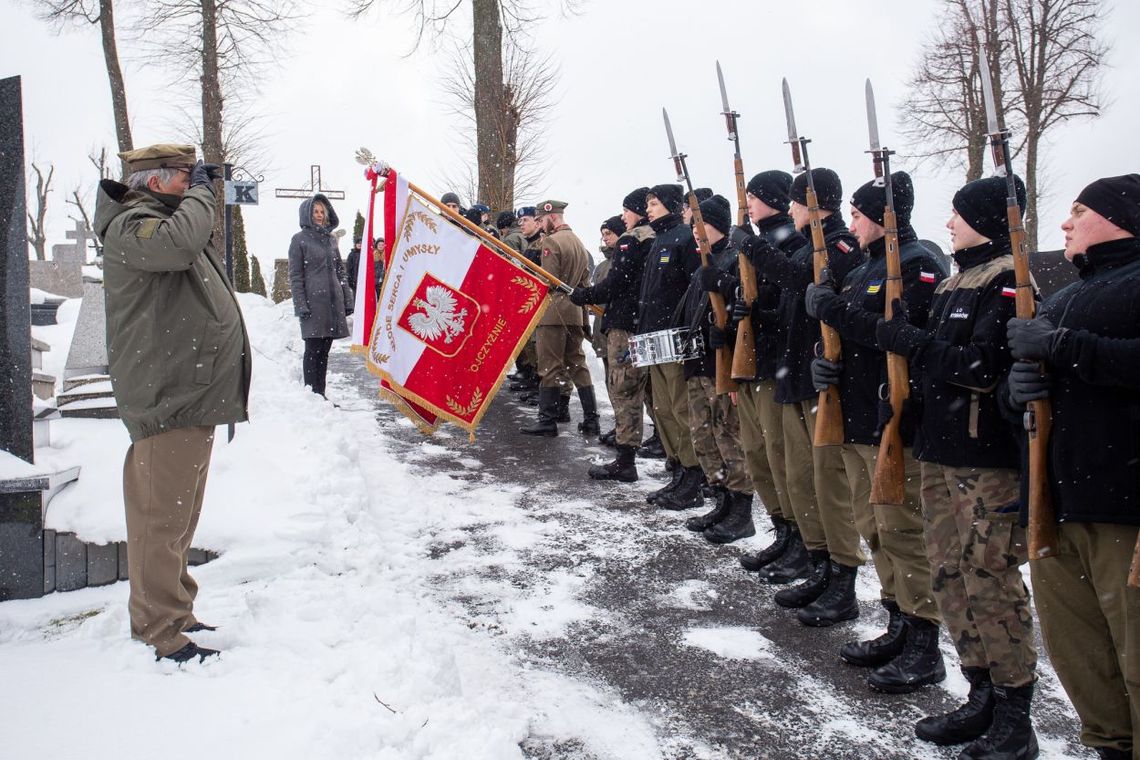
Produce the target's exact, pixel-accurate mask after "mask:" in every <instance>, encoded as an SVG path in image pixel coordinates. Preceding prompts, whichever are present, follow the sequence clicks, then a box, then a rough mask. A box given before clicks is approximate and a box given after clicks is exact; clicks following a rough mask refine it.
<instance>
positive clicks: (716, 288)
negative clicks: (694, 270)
mask: <svg viewBox="0 0 1140 760" xmlns="http://www.w3.org/2000/svg"><path fill="white" fill-rule="evenodd" d="M698 276H699V277H700V278H701V290H704V291H707V292H709V293H719V292H720V281H721V278H722V277H723V276H724V272H722V271H720V270H719V269H717V268H716V267H701V273H700V275H698Z"/></svg>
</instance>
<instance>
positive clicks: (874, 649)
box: [839, 599, 968, 744]
mask: <svg viewBox="0 0 1140 760" xmlns="http://www.w3.org/2000/svg"><path fill="white" fill-rule="evenodd" d="M882 604H883V608H884V609H886V611H887V632H886V633H884V634H883V635H882V636H876V637H875V638H873V639H870V640H868V641H852V642H850V643H847V644H844V645H843V648H842V649H840V650H839V657H840V659H842V660H843V661H844V662H846V663H848V664H849V665H858V666H859V667H861V668H877V667H879V666H880V665H886V664H887V663H888V662H890V661H891V660H893V659H894V658H896V657H898V656H899V654H900V653H901V652H902V649H903V644H904V643H905V642H906V625H904V624H903V619H902V612H900V611H899V606H898V605H897V604H895V601H894V600H893V599H884V600H883V601H882ZM963 741H968V740H966V739H963ZM954 743H955V742H950V744H954Z"/></svg>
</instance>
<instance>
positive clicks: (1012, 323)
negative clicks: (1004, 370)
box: [1005, 317, 1060, 361]
mask: <svg viewBox="0 0 1140 760" xmlns="http://www.w3.org/2000/svg"><path fill="white" fill-rule="evenodd" d="M1058 333H1060V331H1059V330H1057V328H1055V327H1054V326H1053V323H1052V322H1050V321H1049V320H1047V319H1018V318H1017V317H1014V318H1013V319H1011V320H1009V321H1008V322H1006V325H1005V334H1006V338H1007V339H1008V340H1009V350H1010V353H1012V354H1013V358H1014V359H1039V360H1042V361H1044V360H1046V359H1048V358H1049V355H1050V354H1051V353H1052V348H1053V341H1054V340H1056V339H1057V338H1058V337H1059V336H1058Z"/></svg>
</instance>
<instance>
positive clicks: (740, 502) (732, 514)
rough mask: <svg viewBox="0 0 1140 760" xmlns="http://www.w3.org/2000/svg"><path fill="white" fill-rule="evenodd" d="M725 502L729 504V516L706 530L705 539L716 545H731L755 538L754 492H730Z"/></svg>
mask: <svg viewBox="0 0 1140 760" xmlns="http://www.w3.org/2000/svg"><path fill="white" fill-rule="evenodd" d="M725 501H726V502H728V514H727V515H726V516H725V518H724V519H723V520H721V521H720V522H718V523H716V524H715V525H712V526H710V527H709V528H707V529H706V530H705V532H704V537H705V539H706V540H708V541H710V542H711V543H714V544H731V543H732V542H733V541H739V540H740V539H742V538H748V537H749V536H755V535H756V524H755V523H754V522H752V492H751V491H729V492H728V496H727V497H725Z"/></svg>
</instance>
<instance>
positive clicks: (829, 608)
mask: <svg viewBox="0 0 1140 760" xmlns="http://www.w3.org/2000/svg"><path fill="white" fill-rule="evenodd" d="M812 179H813V183H814V185H815V189H816V194H817V198H818V200H819V204H820V216H821V218H822V227H823V234H824V241H825V245H826V246H827V260H828V266H829V267H832V268H834V270H835V271H836V272H840V273H842V274H846V273H847V272H849V271H851V270H852V269H854V268H855V267H856V266H858V265H859V264H861V263H862V262H863V260H864V256H863V253H862V251H860V250H859V246H858V243H857V242H856V241H855V238H854V237H852V235H851V233H849V232H848V231H847V228H846V226H845V225H844V222H843V215H842V214H841V213H840V211H839V209H840V206H841V205H842V203H843V185H842V183H841V182H840V180H839V175H838V174H836V173H835V172H834V171H832V170H831V169H825V168H817V169H813V170H812ZM807 188H808V185H807V175H806V174H801V175H800V176H798V177H796V181H795V182H794V183H793V185H792V190H791V196H792V205H791V212H792V218H793V219H794V220H795V224H796V226H797V227H798V228H799V229H800V230H801V231H802V234H803V235H804V236H805V238H804V242H803V244H802V245H801V246H800V247H799V249H798V250H796V251H795V252H794V253H793V254H792V255H791V257H783V256H776V255H772V252H771V251H766V250H765V249H764V248H763V247H762V246H760V247H755V248H754V249H753V253H752V258H753V260H754V261H755V264H756V268H757V271H759V272H760V273H761V274H762V275H763V276H764V278H765V279H767V280H769V281H771V282H774V283H775V284H777V285H778V286H779V287H780V289H781V290H780V302H779V306H778V310H777V315H776V319H778V321H779V323H780V324H782V325H785V326H786V328H787V339H786V342H785V346H784V350H783V352H782V356H781V359H780V365H781V370H782V375H780V374H778V375H777V376H778V378H779V379H778V380H777V381H776V388H775V401H777V402H779V404H780V406H781V410H782V430H783V435H784V447H785V451H786V456H787V475H786V477H787V483H788V493H789V502H790V503H791V504H792V511H793V512H794V513H795V515H796V519H797V523H798V529H799V534H800V536H799V537H797V538H800V537H802V541H801V540H796V541H794V542H792V543H791V544H790V548H791V551H788V552H786V553H785V555H784V556H783V557H782V558H781V559H780V560H779V561H778V562H774V563H772V564H771V565H769V566H768V567H766V568H763V569H761V570H760V572H761V575H762V576H764V577H767V578H768V579H770V580H774V581H777V582H786V581H789V580H793V579H794V578H796V577H799V576H801V575H803V574H804V573H805V572H806V574H807V577H806V578H805V579H804V580H803V582H801V583H799V584H796V585H795V586H792V587H791V588H788V589H785V590H783V591H780V592H779V593H777V594H776V603H777V604H779V605H781V606H784V607H789V608H792V609H797V608H799V609H800V612H799V613H797V617H798V619H799V620H800V622H802V623H804V624H805V625H816V626H826V625H832V624H834V623H837V622H840V621H841V620H847V619H850V618H851V617H853V616H852V615H851V614H850V612H851V610H853V609H854V610H858V607H857V606H856V605H855V585H854V573H851V574H848V575H844V574H842V573H839V572H834V573H833V572H832V571H833V570H836V571H838V569H839V568H840V567H849V568H855V567H858V566H859V565H861V564H863V563H864V562H866V557H865V556H864V555H863V551H862V549H861V548H860V545H859V533H858V532H857V531H856V530H855V523H854V519H853V517H852V514H853V513H852V508H851V489H850V487H849V486H848V483H847V472H846V470H845V469H844V467H843V457H842V453H841V451H840V448H839V447H838V446H826V447H816V446H814V445H813V443H812V441H813V439H814V437H815V408H816V405H817V403H818V396H819V394H818V392H817V391H816V390H815V388H814V387H813V386H812V384H811V374H810V363H811V357H812V356H814V355H815V351H816V346H817V344H818V343H819V341H820V330H819V321H818V320H816V319H815V318H813V317H811V316H810V315H808V313H807V310H806V308H805V306H804V290H805V288H806V287H807V286H808V284H810V283H811V282H813V281H814V277H815V269H814V252H815V247H814V244H813V243H812V242H811V241H810V240H808V239H806V236H808V235H810V229H809V227H810V216H809V213H808V207H807ZM809 555H810V561H809ZM808 571H810V572H808Z"/></svg>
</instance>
